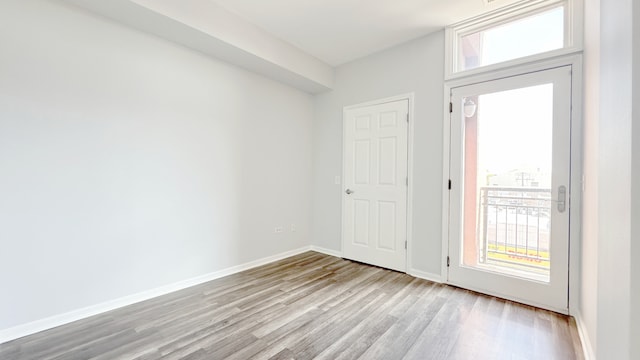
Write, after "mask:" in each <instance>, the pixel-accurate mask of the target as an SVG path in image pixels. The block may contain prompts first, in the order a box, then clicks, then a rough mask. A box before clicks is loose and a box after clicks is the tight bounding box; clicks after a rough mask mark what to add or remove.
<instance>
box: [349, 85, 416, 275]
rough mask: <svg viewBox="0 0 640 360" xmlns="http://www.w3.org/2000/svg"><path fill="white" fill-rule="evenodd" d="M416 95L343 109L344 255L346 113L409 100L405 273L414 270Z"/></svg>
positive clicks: (364, 103) (369, 102) (372, 101)
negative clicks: (414, 125)
mask: <svg viewBox="0 0 640 360" xmlns="http://www.w3.org/2000/svg"><path fill="white" fill-rule="evenodd" d="M414 97H415V95H414V93H406V94H401V95H396V96H391V97H387V98H383V99H377V100H371V101H367V102H363V103H358V104H354V105H348V106H345V107H343V108H342V176H341V182H340V198H341V212H340V224H341V229H340V236H341V241H340V246H341V247H342V252H343V253H344V241H345V235H344V234H345V226H344V218H343V216H344V212H345V200H346V199H345V197H344V196H343V191H344V185H345V184H344V174H345V173H346V172H345V171H346V170H345V165H346V164H345V161H344V149H345V143H344V142H345V136H344V134H345V132H346V121H345V120H346V113H347V111H349V110H353V109H357V108H362V107H368V106H373V105H380V104H385V103H390V102H395V101H400V100H407V101H408V102H409V124H408V127H407V131H408V133H407V177H408V178H409V185H408V186H407V252H406V256H407V258H406V259H405V264H406V266H405V272H410V270H411V269H412V268H413V267H412V265H411V264H412V263H411V249H412V247H411V242H412V241H411V240H412V238H413V231H412V229H413V129H414V127H413V123H414V114H413V111H414V110H413V104H414Z"/></svg>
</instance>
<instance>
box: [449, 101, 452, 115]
mask: <svg viewBox="0 0 640 360" xmlns="http://www.w3.org/2000/svg"><path fill="white" fill-rule="evenodd" d="M452 112H453V103H452V102H450V103H449V114H451V113H452Z"/></svg>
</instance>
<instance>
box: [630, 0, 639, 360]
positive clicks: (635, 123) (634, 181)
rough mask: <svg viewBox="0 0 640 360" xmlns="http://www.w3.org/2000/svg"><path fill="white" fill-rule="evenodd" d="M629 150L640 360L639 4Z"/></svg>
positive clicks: (634, 348) (635, 343)
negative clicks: (630, 146)
mask: <svg viewBox="0 0 640 360" xmlns="http://www.w3.org/2000/svg"><path fill="white" fill-rule="evenodd" d="M632 6H633V13H632V14H633V15H632V23H633V40H632V46H633V78H632V79H633V90H632V91H633V93H632V100H631V101H632V104H634V106H633V110H632V111H633V113H632V125H631V127H632V132H631V134H632V141H633V145H632V146H633V148H632V151H631V157H632V159H631V161H632V163H631V167H632V173H631V219H632V220H631V237H630V239H631V300H630V302H631V319H630V323H631V334H630V336H629V337H630V338H631V339H632V340H631V354H630V355H631V356H630V357H629V358H631V359H640V221H639V220H640V20H638V19H640V4H638V2H637V1H635V2H634V3H633V4H632Z"/></svg>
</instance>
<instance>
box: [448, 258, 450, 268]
mask: <svg viewBox="0 0 640 360" xmlns="http://www.w3.org/2000/svg"><path fill="white" fill-rule="evenodd" d="M449 260H450V259H449V257H448V256H447V267H449Z"/></svg>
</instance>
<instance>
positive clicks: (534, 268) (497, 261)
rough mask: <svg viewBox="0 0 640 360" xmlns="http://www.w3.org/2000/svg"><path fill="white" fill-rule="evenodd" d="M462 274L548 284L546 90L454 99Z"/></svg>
mask: <svg viewBox="0 0 640 360" xmlns="http://www.w3.org/2000/svg"><path fill="white" fill-rule="evenodd" d="M460 106H461V107H462V108H463V111H462V114H463V115H462V116H463V117H464V119H463V121H464V125H465V126H464V139H465V140H464V147H465V152H464V190H463V192H464V198H463V201H464V204H463V208H464V216H463V219H464V222H463V227H464V228H463V234H464V236H463V239H462V241H463V244H462V247H461V248H462V254H461V257H460V258H461V262H462V264H461V265H462V266H467V267H473V268H477V269H482V270H485V271H492V272H499V273H502V274H507V275H512V276H517V277H523V278H526V279H531V280H536V281H543V282H549V274H550V256H551V254H550V230H551V204H552V203H551V165H552V164H551V163H552V130H553V84H544V85H538V86H532V87H526V88H519V89H515V90H509V91H503V92H496V93H489V94H478V95H476V96H470V97H467V98H464V99H462V104H460Z"/></svg>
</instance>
